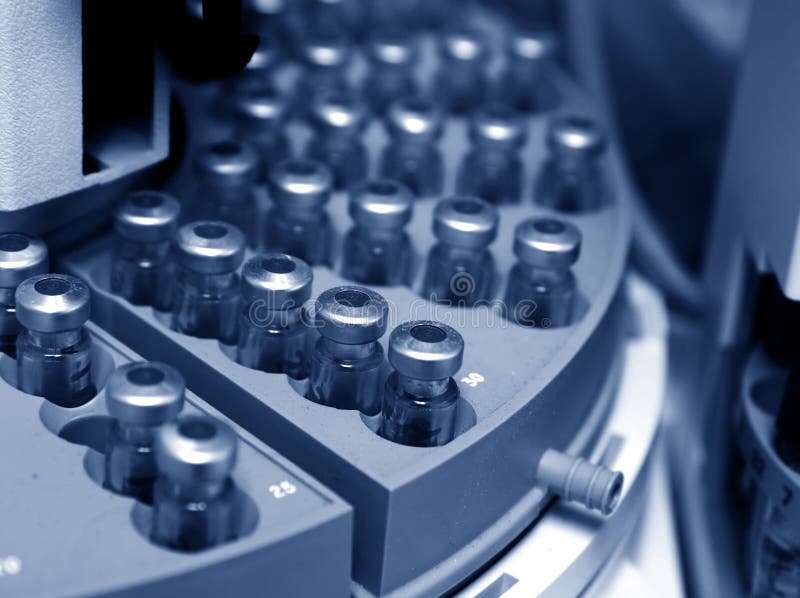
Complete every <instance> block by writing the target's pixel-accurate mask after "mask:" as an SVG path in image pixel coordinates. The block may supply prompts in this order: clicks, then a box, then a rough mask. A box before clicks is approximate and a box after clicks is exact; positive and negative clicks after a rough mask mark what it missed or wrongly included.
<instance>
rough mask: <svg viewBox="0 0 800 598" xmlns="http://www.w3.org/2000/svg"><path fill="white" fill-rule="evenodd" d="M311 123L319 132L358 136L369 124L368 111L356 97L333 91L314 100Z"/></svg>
mask: <svg viewBox="0 0 800 598" xmlns="http://www.w3.org/2000/svg"><path fill="white" fill-rule="evenodd" d="M311 121H312V123H313V125H314V127H316V129H317V130H318V131H324V132H340V133H349V134H357V133H360V132H361V131H363V130H364V127H365V126H366V124H367V109H366V106H365V105H364V103H363V102H362V101H361V100H359V99H358V98H357V97H355V95H353V94H351V93H348V92H345V91H340V90H331V91H328V92H326V93H322V94H319V95H317V96H316V97H315V98H314V101H313V102H312V104H311Z"/></svg>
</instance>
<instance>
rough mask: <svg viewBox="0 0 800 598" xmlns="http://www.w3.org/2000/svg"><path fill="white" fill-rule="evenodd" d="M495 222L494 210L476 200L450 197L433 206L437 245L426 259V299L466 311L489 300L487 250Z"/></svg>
mask: <svg viewBox="0 0 800 598" xmlns="http://www.w3.org/2000/svg"><path fill="white" fill-rule="evenodd" d="M498 221H499V216H498V213H497V208H495V207H494V206H493V205H491V204H489V203H487V202H485V201H483V200H482V199H479V198H477V197H468V196H464V197H451V198H449V199H443V200H442V201H440V202H439V203H438V204H437V205H436V208H435V210H434V212H433V232H434V234H435V235H436V239H437V240H438V243H436V245H434V246H433V248H432V249H431V251H430V253H429V255H428V265H427V269H426V271H425V280H424V283H423V295H424V296H425V297H426V298H428V297H430V299H431V301H437V302H441V303H447V304H450V305H453V306H460V307H468V306H472V305H475V304H476V303H478V302H479V301H485V300H488V299H489V298H490V297H491V293H492V283H493V280H494V270H495V267H494V259H493V258H492V254H491V252H490V251H489V249H488V247H489V245H490V244H491V243H492V241H494V240H495V238H496V237H497V225H498Z"/></svg>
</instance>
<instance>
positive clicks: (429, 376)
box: [389, 320, 464, 380]
mask: <svg viewBox="0 0 800 598" xmlns="http://www.w3.org/2000/svg"><path fill="white" fill-rule="evenodd" d="M463 359H464V339H463V338H462V337H461V335H460V334H459V333H458V332H457V331H456V330H454V329H453V328H451V327H450V326H447V325H445V324H441V323H439V322H435V321H432V320H417V321H414V322H404V323H403V324H400V325H399V326H398V327H397V328H395V329H394V330H393V331H392V334H391V335H390V336H389V363H391V364H392V367H394V369H396V370H397V371H398V372H399V373H400V374H402V375H403V376H406V377H408V378H413V379H415V380H444V379H446V378H449V377H450V376H452V375H453V374H455V373H456V372H457V371H458V370H459V368H460V367H461V362H462V361H463Z"/></svg>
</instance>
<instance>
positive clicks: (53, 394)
mask: <svg viewBox="0 0 800 598" xmlns="http://www.w3.org/2000/svg"><path fill="white" fill-rule="evenodd" d="M91 346H92V340H91V337H90V336H89V333H88V332H87V331H86V329H85V328H84V327H82V326H81V327H80V328H78V329H76V330H70V331H66V332H54V333H45V332H36V331H33V330H23V331H22V332H21V333H20V334H19V336H18V337H17V376H18V385H19V389H20V390H21V391H23V392H26V393H28V394H32V395H36V396H41V397H44V398H46V399H47V400H48V401H50V402H52V403H55V404H56V405H60V406H62V407H79V406H80V405H83V404H84V403H86V402H88V401H89V400H90V399H91V398H92V397H93V396H94V395H95V394H96V390H95V387H94V383H93V382H92V379H91V375H90V373H91V357H90V349H91Z"/></svg>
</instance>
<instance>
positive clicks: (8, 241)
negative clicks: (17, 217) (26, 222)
mask: <svg viewBox="0 0 800 598" xmlns="http://www.w3.org/2000/svg"><path fill="white" fill-rule="evenodd" d="M47 269H48V259H47V245H45V243H44V241H42V240H41V239H40V238H39V237H34V236H33V235H25V234H22V233H2V234H0V287H2V288H5V289H13V288H15V287H16V286H17V285H18V284H19V283H21V282H22V281H23V280H25V279H26V278H30V277H31V276H35V275H37V274H44V273H46V272H47Z"/></svg>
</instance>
